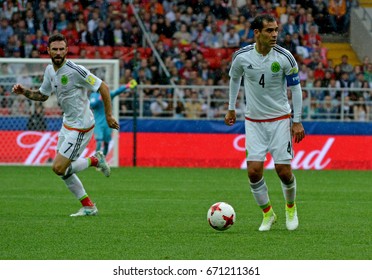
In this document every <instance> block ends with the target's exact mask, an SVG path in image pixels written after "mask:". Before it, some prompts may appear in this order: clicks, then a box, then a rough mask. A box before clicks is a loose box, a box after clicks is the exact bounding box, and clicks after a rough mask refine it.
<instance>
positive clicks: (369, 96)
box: [360, 81, 372, 120]
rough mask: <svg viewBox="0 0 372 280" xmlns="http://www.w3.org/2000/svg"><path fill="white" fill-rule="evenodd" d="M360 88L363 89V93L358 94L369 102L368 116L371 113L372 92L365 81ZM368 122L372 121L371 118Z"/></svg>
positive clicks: (371, 117)
mask: <svg viewBox="0 0 372 280" xmlns="http://www.w3.org/2000/svg"><path fill="white" fill-rule="evenodd" d="M362 88H363V93H362V94H360V95H361V96H364V98H365V100H366V101H368V102H369V105H370V110H369V111H370V115H371V113H372V112H371V111H372V90H371V86H370V84H369V83H368V82H367V81H364V83H363V85H362ZM369 119H370V120H371V119H372V116H370V118H369Z"/></svg>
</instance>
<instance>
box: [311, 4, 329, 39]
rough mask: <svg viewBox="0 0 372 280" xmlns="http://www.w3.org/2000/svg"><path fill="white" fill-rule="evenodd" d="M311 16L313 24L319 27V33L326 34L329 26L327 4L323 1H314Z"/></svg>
mask: <svg viewBox="0 0 372 280" xmlns="http://www.w3.org/2000/svg"><path fill="white" fill-rule="evenodd" d="M312 16H313V18H314V22H315V24H316V25H317V26H319V30H318V31H319V33H320V34H323V33H326V32H327V31H328V25H329V19H328V18H329V14H328V8H327V4H326V2H325V1H324V0H314V7H313V10H312Z"/></svg>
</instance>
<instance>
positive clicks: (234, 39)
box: [223, 26, 240, 48]
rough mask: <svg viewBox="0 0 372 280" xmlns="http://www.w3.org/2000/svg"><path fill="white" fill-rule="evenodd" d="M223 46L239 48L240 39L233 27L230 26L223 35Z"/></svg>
mask: <svg viewBox="0 0 372 280" xmlns="http://www.w3.org/2000/svg"><path fill="white" fill-rule="evenodd" d="M223 46H224V47H225V48H239V46H240V37H239V35H238V33H237V32H236V30H235V27H234V26H230V27H229V30H228V32H227V33H225V34H224V35H223Z"/></svg>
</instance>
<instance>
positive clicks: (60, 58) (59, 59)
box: [52, 56, 66, 67]
mask: <svg viewBox="0 0 372 280" xmlns="http://www.w3.org/2000/svg"><path fill="white" fill-rule="evenodd" d="M65 58H66V56H55V57H52V62H53V64H54V65H55V66H57V67H61V65H62V64H63V63H64V62H65Z"/></svg>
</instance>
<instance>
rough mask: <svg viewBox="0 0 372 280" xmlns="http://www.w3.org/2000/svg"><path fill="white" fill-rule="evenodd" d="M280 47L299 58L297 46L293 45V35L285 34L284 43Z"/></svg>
mask: <svg viewBox="0 0 372 280" xmlns="http://www.w3.org/2000/svg"><path fill="white" fill-rule="evenodd" d="M280 46H282V47H283V48H285V49H287V50H288V51H290V52H291V53H292V54H293V56H294V57H295V58H296V57H298V55H297V49H296V45H295V43H293V41H292V35H291V34H290V33H287V34H285V37H284V41H283V42H282V43H281V44H280Z"/></svg>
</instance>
